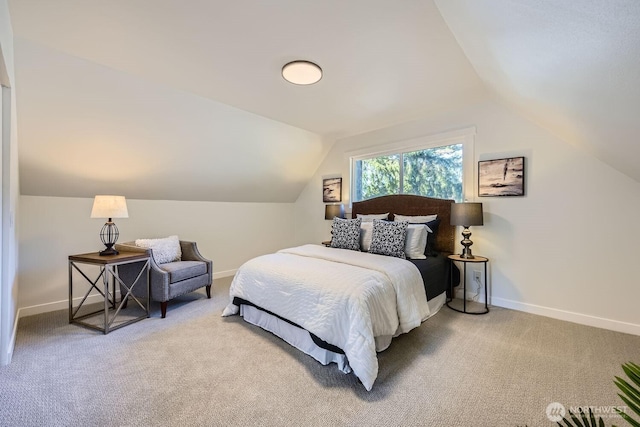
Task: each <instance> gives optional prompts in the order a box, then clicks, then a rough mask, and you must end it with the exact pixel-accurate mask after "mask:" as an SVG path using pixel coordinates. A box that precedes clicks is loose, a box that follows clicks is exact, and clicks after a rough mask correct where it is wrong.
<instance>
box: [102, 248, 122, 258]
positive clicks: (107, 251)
mask: <svg viewBox="0 0 640 427" xmlns="http://www.w3.org/2000/svg"><path fill="white" fill-rule="evenodd" d="M119 253H120V252H118V251H117V250H115V249H114V248H112V247H111V246H107V249H105V250H104V251H102V252H100V256H107V255H118V254H119Z"/></svg>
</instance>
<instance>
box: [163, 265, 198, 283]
mask: <svg viewBox="0 0 640 427" xmlns="http://www.w3.org/2000/svg"><path fill="white" fill-rule="evenodd" d="M159 267H160V269H161V270H164V271H166V272H167V273H169V283H175V282H179V281H181V280H187V279H191V278H192V277H196V276H200V275H202V274H207V264H206V263H204V262H202V261H175V262H167V263H164V264H160V265H159Z"/></svg>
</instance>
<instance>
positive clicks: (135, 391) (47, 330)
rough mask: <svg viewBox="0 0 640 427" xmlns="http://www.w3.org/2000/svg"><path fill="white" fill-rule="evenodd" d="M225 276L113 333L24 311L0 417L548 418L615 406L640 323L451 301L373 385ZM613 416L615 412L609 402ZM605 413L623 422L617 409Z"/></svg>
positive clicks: (435, 422) (181, 420) (261, 421)
mask: <svg viewBox="0 0 640 427" xmlns="http://www.w3.org/2000/svg"><path fill="white" fill-rule="evenodd" d="M229 283H230V279H223V280H219V281H216V282H215V283H214V288H213V290H212V293H213V298H212V299H211V300H207V299H206V298H205V296H204V292H202V293H193V294H191V295H189V296H186V297H184V298H182V299H180V300H178V301H175V302H173V303H170V304H169V309H168V313H167V318H166V319H161V318H160V313H159V306H157V305H153V306H152V308H153V310H154V312H153V314H152V317H151V318H150V319H145V320H143V321H141V322H138V323H135V324H132V325H129V326H126V327H124V328H122V329H120V330H117V331H114V332H112V333H110V334H108V335H106V336H105V335H102V334H100V333H97V332H96V331H93V330H90V329H86V328H82V327H79V326H77V325H69V324H68V321H67V313H66V311H58V312H53V313H47V314H42V315H37V316H31V317H26V318H23V319H21V320H20V324H19V328H18V336H17V342H16V349H15V352H14V355H13V362H12V364H11V365H9V366H7V367H3V368H0V425H1V426H45V425H46V426H63V425H64V426H174V425H175V426H192V425H193V426H223V425H225V426H226V425H230V426H259V425H260V426H261V425H270V426H271V425H273V426H280V425H282V426H316V425H318V426H340V425H347V426H517V425H522V426H524V425H525V424H526V425H528V426H552V425H555V424H554V423H552V422H551V421H549V419H548V418H547V415H546V413H545V410H546V408H547V406H548V405H549V404H550V403H552V402H559V403H562V404H563V405H564V406H565V407H566V408H567V409H568V408H571V407H585V406H591V407H596V408H599V410H600V411H604V412H606V411H607V410H608V409H607V408H610V407H611V406H620V405H621V404H622V403H621V400H620V399H619V397H618V396H617V389H616V388H615V386H614V384H613V377H614V375H621V373H622V370H621V368H620V365H621V364H622V363H624V362H627V361H635V362H640V337H638V336H631V335H625V334H622V333H616V332H611V331H606V330H601V329H596V328H591V327H586V326H580V325H576V324H572V323H566V322H561V321H557V320H553V319H548V318H544V317H539V316H534V315H530V314H525V313H520V312H515V311H511V310H506V309H500V308H493V309H492V310H491V312H490V313H489V314H487V315H484V316H471V315H464V314H460V313H456V312H453V311H452V310H450V309H448V308H446V307H444V308H443V309H442V310H441V311H440V312H439V313H438V314H437V315H436V316H434V317H433V318H431V319H430V320H428V321H427V322H426V323H424V324H423V325H422V326H420V327H419V328H418V329H415V330H414V331H412V332H410V333H409V334H406V335H403V336H401V337H398V338H397V339H395V340H394V342H393V343H392V345H391V347H390V348H389V349H388V350H386V351H384V352H383V353H380V354H379V362H380V372H379V375H378V379H377V381H376V383H375V384H374V386H373V390H372V391H371V392H367V391H365V389H364V387H362V385H361V384H359V383H358V381H357V380H356V379H355V377H354V376H353V375H345V374H342V373H340V372H339V371H338V370H337V368H336V366H335V365H329V366H322V365H320V364H319V363H317V362H316V361H315V360H313V359H311V358H310V357H308V356H306V355H304V354H302V353H300V352H298V351H297V350H295V349H293V348H292V347H290V346H289V345H288V344H286V343H284V342H282V341H281V340H280V339H278V338H276V337H274V336H272V335H271V334H269V333H266V332H264V331H262V330H260V329H258V328H256V327H254V326H251V325H249V324H247V323H245V322H244V321H242V320H241V319H240V318H238V317H232V318H222V317H220V313H221V312H222V309H223V307H224V306H225V305H226V303H227V292H228V287H229ZM605 416H607V417H608V415H606V414H605ZM605 421H606V424H607V425H611V424H612V423H617V424H618V425H619V426H621V425H624V422H623V421H622V420H621V419H620V418H605Z"/></svg>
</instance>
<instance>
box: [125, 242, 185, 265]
mask: <svg viewBox="0 0 640 427" xmlns="http://www.w3.org/2000/svg"><path fill="white" fill-rule="evenodd" d="M136 246H138V247H140V248H145V249H152V250H153V259H154V260H155V261H156V262H157V263H158V264H165V263H167V262H173V261H180V259H181V258H182V251H181V250H180V239H178V236H169V237H165V238H164V239H136Z"/></svg>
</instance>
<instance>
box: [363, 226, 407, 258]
mask: <svg viewBox="0 0 640 427" xmlns="http://www.w3.org/2000/svg"><path fill="white" fill-rule="evenodd" d="M408 226H409V223H408V222H406V221H399V222H387V221H382V220H379V219H374V220H373V236H372V237H371V246H369V253H372V254H380V255H389V256H394V257H398V258H403V259H406V258H407V257H406V255H405V253H404V245H405V240H406V238H407V227H408Z"/></svg>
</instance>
